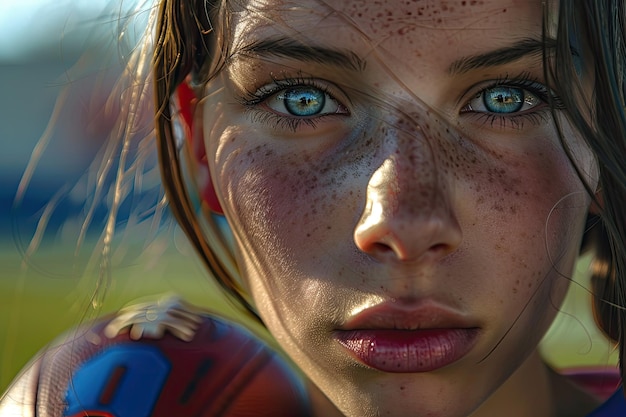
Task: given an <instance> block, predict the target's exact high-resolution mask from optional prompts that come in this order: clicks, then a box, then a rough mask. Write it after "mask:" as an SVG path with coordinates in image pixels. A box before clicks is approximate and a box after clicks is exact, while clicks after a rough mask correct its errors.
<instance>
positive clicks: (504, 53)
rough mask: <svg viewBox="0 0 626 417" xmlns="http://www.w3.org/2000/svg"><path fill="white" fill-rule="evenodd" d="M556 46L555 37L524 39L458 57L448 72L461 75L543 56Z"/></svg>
mask: <svg viewBox="0 0 626 417" xmlns="http://www.w3.org/2000/svg"><path fill="white" fill-rule="evenodd" d="M556 46H557V43H556V39H554V38H546V39H545V40H544V39H530V38H529V39H522V40H521V41H518V42H516V43H514V44H512V45H510V46H506V47H504V48H499V49H496V50H493V51H489V52H486V53H484V54H480V55H472V56H467V57H463V58H461V59H458V60H456V61H454V62H453V63H452V64H451V65H450V66H449V67H448V73H450V74H451V75H459V74H463V73H466V72H469V71H472V70H475V69H479V68H486V67H495V66H498V65H504V64H508V63H511V62H514V61H517V60H520V59H522V58H525V57H534V56H541V55H542V54H543V53H544V51H552V50H555V49H556Z"/></svg>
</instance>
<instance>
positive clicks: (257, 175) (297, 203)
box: [221, 147, 359, 256]
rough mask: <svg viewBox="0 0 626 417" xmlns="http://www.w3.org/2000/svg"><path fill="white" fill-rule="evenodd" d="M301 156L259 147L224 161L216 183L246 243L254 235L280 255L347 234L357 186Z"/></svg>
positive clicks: (330, 242)
mask: <svg viewBox="0 0 626 417" xmlns="http://www.w3.org/2000/svg"><path fill="white" fill-rule="evenodd" d="M306 159H307V158H305V157H303V156H302V155H290V156H285V155H276V154H273V153H272V151H271V150H270V149H269V148H266V147H259V148H257V149H254V150H252V151H250V152H245V153H242V154H240V155H239V156H237V157H236V158H231V159H230V160H229V161H228V163H227V164H225V165H224V167H223V172H224V176H223V177H222V178H221V183H222V184H223V185H222V189H223V190H224V191H225V196H226V198H227V200H228V203H227V206H228V210H230V213H229V217H231V218H233V219H235V221H236V222H239V223H241V225H242V226H243V228H242V229H243V230H245V231H246V233H247V234H248V235H251V236H249V237H250V238H251V240H252V241H254V239H259V238H260V239H261V241H262V242H264V243H263V244H264V245H269V246H267V247H268V248H269V247H271V250H272V251H281V252H283V253H284V252H285V251H290V252H295V249H294V248H298V247H302V246H303V245H307V244H313V243H311V242H313V241H316V242H318V244H319V243H320V242H324V245H325V246H326V249H328V248H329V247H330V246H332V245H333V244H334V242H335V241H338V240H337V239H335V236H337V235H338V234H340V233H341V234H342V235H346V236H348V237H350V236H351V233H352V232H351V230H347V228H349V227H352V226H353V225H354V223H355V222H356V217H357V213H358V212H359V209H358V208H357V205H358V203H357V196H358V195H359V193H358V191H356V189H357V188H358V187H357V186H356V185H355V184H354V182H351V181H349V180H348V179H347V178H345V175H342V174H341V173H338V172H337V171H336V170H334V169H331V167H328V166H313V165H311V164H310V163H309V162H306ZM342 177H343V179H342ZM339 229H346V230H341V231H340V230H339ZM333 239H334V240H333ZM307 242H309V243H307ZM293 256H298V254H297V253H294V255H293Z"/></svg>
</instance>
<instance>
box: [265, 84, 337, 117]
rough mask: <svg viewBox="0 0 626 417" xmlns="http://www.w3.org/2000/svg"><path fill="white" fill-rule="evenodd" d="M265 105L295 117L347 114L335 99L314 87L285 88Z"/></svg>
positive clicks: (282, 113)
mask: <svg viewBox="0 0 626 417" xmlns="http://www.w3.org/2000/svg"><path fill="white" fill-rule="evenodd" d="M265 105H266V106H267V107H269V108H270V109H271V110H273V111H274V112H276V113H278V114H281V115H288V116H295V117H315V116H323V115H327V114H337V113H345V112H346V111H345V108H344V107H343V106H342V105H341V104H340V103H339V102H338V101H337V100H336V99H335V98H334V97H332V96H331V95H330V94H328V93H327V92H325V91H323V90H321V89H319V88H317V87H313V86H296V87H289V88H285V89H283V90H281V91H279V92H278V93H276V94H274V95H273V96H271V97H269V98H268V99H267V100H266V101H265Z"/></svg>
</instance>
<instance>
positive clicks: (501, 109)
mask: <svg viewBox="0 0 626 417" xmlns="http://www.w3.org/2000/svg"><path fill="white" fill-rule="evenodd" d="M542 103H543V101H542V100H541V99H540V98H539V97H537V95H535V94H533V93H531V92H530V91H528V90H526V89H524V88H520V87H511V86H505V85H502V86H495V87H489V88H485V89H483V90H481V91H480V92H479V93H478V94H476V95H475V96H474V97H473V98H472V99H471V100H470V101H469V102H468V103H467V105H466V106H465V107H464V108H463V109H462V110H461V111H462V112H476V113H491V114H497V115H507V114H517V113H522V112H525V111H527V110H531V109H533V108H535V107H537V106H538V105H540V104H542Z"/></svg>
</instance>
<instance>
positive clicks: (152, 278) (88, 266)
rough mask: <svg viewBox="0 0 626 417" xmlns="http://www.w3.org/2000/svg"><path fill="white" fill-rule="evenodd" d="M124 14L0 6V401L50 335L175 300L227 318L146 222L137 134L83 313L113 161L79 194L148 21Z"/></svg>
mask: <svg viewBox="0 0 626 417" xmlns="http://www.w3.org/2000/svg"><path fill="white" fill-rule="evenodd" d="M136 6H137V5H136V4H135V3H134V2H131V1H126V0H125V1H120V0H116V1H103V0H20V1H15V0H0V92H1V94H2V97H3V99H2V100H0V143H1V144H2V149H1V150H0V394H1V393H2V392H4V390H5V389H6V387H7V385H8V384H9V383H10V381H11V380H12V379H13V378H14V377H15V376H16V374H17V373H18V372H19V370H20V369H21V368H22V367H23V366H24V365H25V364H26V363H27V362H28V361H29V360H30V359H31V358H32V357H33V356H34V355H35V354H36V353H37V351H39V350H40V349H41V348H42V347H44V346H45V344H46V343H48V342H50V341H51V340H52V339H53V338H55V337H56V336H58V335H59V334H61V333H62V332H63V331H66V330H67V329H69V328H71V327H73V326H75V325H77V324H79V323H81V322H82V321H84V320H87V319H89V318H91V317H93V316H95V315H100V314H105V313H107V312H111V311H115V310H118V309H119V308H120V307H122V306H123V305H125V304H126V303H129V302H131V301H133V300H136V299H138V298H140V297H149V298H153V299H156V297H157V296H158V295H160V294H164V293H168V292H172V293H178V294H181V295H183V296H184V297H185V298H186V299H187V300H189V301H191V302H193V303H195V304H198V305H201V306H204V307H207V308H209V309H213V310H217V311H220V312H225V314H227V315H228V314H231V315H232V314H234V312H233V311H232V309H231V308H229V305H228V304H227V303H226V302H225V300H224V299H222V298H221V297H220V296H219V292H218V291H217V290H216V288H215V287H214V286H213V285H211V283H210V280H209V279H207V275H206V273H205V272H204V271H203V269H202V266H201V265H200V264H199V262H198V261H197V259H196V257H195V256H194V254H193V253H192V250H191V249H190V247H189V246H188V245H187V243H186V240H185V238H184V237H183V236H182V234H181V232H180V231H179V230H178V229H177V228H176V226H175V225H174V223H173V222H172V219H171V218H169V216H168V214H167V211H165V210H164V213H162V214H163V217H162V218H160V219H157V220H155V219H154V210H153V208H154V207H155V206H156V205H157V203H158V202H159V200H160V199H161V198H162V192H161V190H160V187H159V174H158V169H157V168H156V165H155V154H154V149H150V143H149V142H148V144H147V147H148V148H147V149H146V145H144V148H141V147H140V145H139V140H140V139H141V132H139V133H138V138H137V141H136V142H137V143H135V144H134V145H133V156H134V157H137V158H138V157H141V159H142V164H143V165H142V170H141V171H142V177H141V184H140V185H136V184H134V185H132V187H134V190H132V191H131V192H129V197H128V198H127V200H128V202H127V203H125V204H123V205H122V207H121V211H120V215H119V216H118V219H117V220H118V221H117V233H116V236H117V237H116V240H115V242H114V249H113V253H112V265H111V266H110V267H109V268H107V270H108V272H110V274H111V281H110V285H109V288H108V291H107V293H106V296H105V297H104V302H103V303H102V302H94V300H92V295H93V294H94V292H95V288H96V285H97V282H98V276H99V274H100V267H99V259H98V254H99V248H100V247H101V242H100V239H101V234H102V231H103V230H104V225H105V221H106V215H107V213H108V204H109V203H110V190H109V189H108V188H107V184H110V183H112V180H113V176H114V175H115V168H116V161H113V165H112V167H111V169H110V171H111V173H110V174H109V175H104V176H103V181H104V182H105V185H104V186H103V190H105V194H104V195H102V196H98V195H95V194H94V192H93V188H94V187H93V185H94V181H95V176H96V174H97V172H98V169H100V163H101V161H102V160H103V156H102V153H103V146H104V145H105V144H106V138H107V136H108V135H109V134H110V131H111V129H113V126H114V122H115V120H116V118H117V117H118V116H119V114H118V111H119V109H118V106H117V105H116V103H117V102H118V101H119V100H116V99H117V98H116V97H114V98H113V100H110V99H109V95H111V91H112V89H113V86H114V83H115V81H116V80H117V78H118V77H119V76H120V74H121V71H122V69H123V67H124V65H125V64H126V62H127V60H128V55H129V52H130V50H131V49H132V48H133V45H134V43H135V42H136V41H137V39H139V37H140V36H141V33H142V31H143V29H144V26H145V24H146V21H147V18H148V14H149V7H148V6H143V7H141V8H139V9H136ZM122 31H124V36H123V37H121V38H120V32H122ZM29 163H31V165H30V166H29ZM20 184H21V185H20ZM87 216H91V221H90V227H89V228H88V230H87V231H86V233H85V236H84V239H82V240H81V237H80V236H81V227H82V224H83V222H84V220H85V218H86V217H87ZM100 293H102V291H101V292H100ZM229 312H230V313H229Z"/></svg>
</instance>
